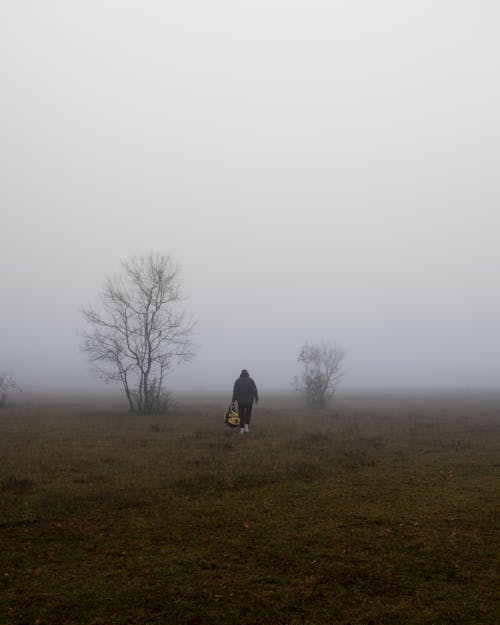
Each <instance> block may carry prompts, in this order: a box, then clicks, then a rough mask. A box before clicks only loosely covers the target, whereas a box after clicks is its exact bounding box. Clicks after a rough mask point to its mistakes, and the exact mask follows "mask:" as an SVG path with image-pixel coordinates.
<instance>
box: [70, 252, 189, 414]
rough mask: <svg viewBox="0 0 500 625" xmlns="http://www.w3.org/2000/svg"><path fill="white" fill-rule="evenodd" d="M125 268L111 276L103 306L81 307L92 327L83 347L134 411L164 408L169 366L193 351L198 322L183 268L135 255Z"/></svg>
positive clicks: (151, 256)
mask: <svg viewBox="0 0 500 625" xmlns="http://www.w3.org/2000/svg"><path fill="white" fill-rule="evenodd" d="M122 269H123V271H122V274H121V275H119V276H117V277H115V278H112V279H111V278H108V279H107V280H106V282H105V284H104V287H103V289H102V291H101V294H100V302H101V310H99V311H97V310H95V309H94V308H92V307H89V308H84V309H83V310H82V313H83V316H84V318H85V320H86V322H87V328H88V329H87V331H85V332H84V333H83V342H82V345H81V348H82V350H83V351H84V352H86V353H87V355H88V357H89V359H90V361H91V363H92V365H93V367H94V369H95V371H96V372H97V374H98V375H99V377H101V378H102V379H103V380H104V381H105V382H107V383H118V384H122V386H123V389H124V391H125V395H126V396H127V399H128V402H129V405H130V410H132V411H137V412H148V413H150V412H161V411H164V410H165V409H166V401H167V396H168V394H167V392H166V390H165V382H166V374H167V371H168V369H169V368H170V367H171V366H172V365H173V364H174V363H177V364H178V363H180V362H183V361H187V360H190V359H191V358H192V357H193V355H194V352H193V348H192V341H191V335H192V331H193V328H194V322H193V320H192V319H188V318H187V316H186V311H185V310H184V308H183V307H182V302H183V298H182V296H181V283H180V280H179V268H178V267H177V266H176V265H175V264H173V263H172V261H171V260H170V258H169V257H168V256H164V255H161V254H149V256H142V257H140V258H133V259H132V260H130V261H125V262H123V263H122Z"/></svg>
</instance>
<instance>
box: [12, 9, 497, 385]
mask: <svg viewBox="0 0 500 625" xmlns="http://www.w3.org/2000/svg"><path fill="white" fill-rule="evenodd" d="M499 26H500V5H499V4H498V3H497V2H496V1H493V0H491V1H488V0H483V1H482V2H472V1H461V0H432V1H431V0H420V1H419V2H413V1H401V0H379V1H377V2H373V1H372V0H359V1H355V2H347V1H336V0H332V1H328V2H327V1H326V0H325V1H319V0H309V1H308V2H305V1H304V2H297V1H293V0H287V1H285V0H279V1H276V0H266V1H265V2H264V1H258V0H254V1H250V0H242V1H238V0H227V1H226V0H224V1H223V0H213V1H212V2H205V1H201V0H195V1H189V0H182V1H172V2H169V1H163V2H160V1H149V2H131V1H126V0H125V1H124V0H120V1H118V0H86V1H85V2H67V0H64V1H63V0H60V1H56V0H48V1H47V2H38V1H36V0H32V1H27V2H16V1H14V0H3V2H2V3H1V5H0V50H1V54H0V59H1V60H0V63H1V74H2V80H1V82H0V90H1V98H0V102H1V104H0V106H1V110H2V115H1V117H0V131H1V141H0V155H1V172H2V184H1V186H0V210H1V222H0V223H1V245H0V272H1V292H0V297H1V324H0V369H6V370H7V371H9V372H10V373H12V374H13V375H14V376H15V378H16V379H17V380H18V382H19V384H20V385H21V386H22V387H24V388H26V389H36V390H40V389H51V390H56V389H79V388H80V389H87V388H89V389H90V388H92V387H96V388H100V382H98V381H96V380H95V379H94V378H93V376H92V374H91V373H90V371H89V367H88V365H87V363H86V361H85V358H84V355H83V354H81V353H80V351H79V347H78V346H79V335H78V333H79V331H80V330H81V329H82V327H83V319H82V316H81V314H80V308H81V307H82V306H84V305H88V304H89V303H94V302H96V301H97V295H98V293H99V290H100V288H101V286H102V284H103V281H104V279H105V277H106V276H110V275H113V274H115V273H116V272H118V271H119V265H120V260H122V259H126V258H128V257H130V256H132V255H140V254H144V253H146V254H147V253H148V252H149V251H155V252H160V253H166V254H170V255H171V256H172V258H173V259H174V260H175V261H177V262H178V263H179V264H180V265H181V266H182V278H183V283H184V291H185V294H186V295H187V296H188V299H187V302H186V305H187V307H188V309H189V310H190V312H192V313H193V315H194V316H196V317H197V319H198V325H197V333H196V336H195V340H196V342H197V343H198V345H199V347H198V349H197V356H196V358H195V359H194V360H193V361H192V362H190V363H187V364H184V365H182V366H181V367H179V368H178V369H177V370H175V372H173V373H172V376H171V379H170V385H171V386H172V387H173V388H177V389H182V390H193V389H196V390H206V391H208V390H211V389H214V390H215V389H223V388H231V387H232V383H233V381H234V379H235V377H237V375H238V374H239V371H240V370H241V368H243V367H245V368H247V369H248V370H249V371H250V374H251V375H252V376H253V377H254V378H255V380H256V382H257V384H258V385H259V386H260V387H262V388H266V387H267V388H284V389H286V388H289V387H290V382H291V380H292V378H293V376H294V375H295V374H296V373H297V372H298V368H297V363H296V356H297V353H298V351H299V349H300V346H301V344H302V343H303V342H304V341H307V340H308V341H316V340H320V339H324V340H327V341H332V342H333V341H335V342H337V343H338V344H339V345H340V346H341V347H343V348H345V349H347V350H348V352H349V353H348V356H347V358H346V360H345V369H346V376H345V378H344V382H343V385H344V387H346V388H348V387H349V388H356V387H402V386H404V387H408V386H411V387H419V386H424V387H439V386H447V387H477V386H498V385H499V383H500V288H499V280H498V278H499V267H500V244H499V240H500V236H499V233H500V176H499V166H500V116H499V111H500V79H499V77H500V38H499V37H498V32H499Z"/></svg>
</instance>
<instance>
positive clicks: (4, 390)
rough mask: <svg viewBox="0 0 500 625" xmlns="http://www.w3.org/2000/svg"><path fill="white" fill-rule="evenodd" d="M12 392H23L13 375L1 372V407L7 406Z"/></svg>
mask: <svg viewBox="0 0 500 625" xmlns="http://www.w3.org/2000/svg"><path fill="white" fill-rule="evenodd" d="M10 391H19V392H21V388H20V387H19V385H18V384H17V382H16V381H15V380H14V378H13V377H12V376H11V375H9V374H7V373H6V372H5V371H2V372H0V406H5V404H6V403H7V396H8V394H9V392H10Z"/></svg>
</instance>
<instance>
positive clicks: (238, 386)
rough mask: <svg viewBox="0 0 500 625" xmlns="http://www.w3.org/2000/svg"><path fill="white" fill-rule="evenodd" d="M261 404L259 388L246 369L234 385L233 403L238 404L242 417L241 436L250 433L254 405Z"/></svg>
mask: <svg viewBox="0 0 500 625" xmlns="http://www.w3.org/2000/svg"><path fill="white" fill-rule="evenodd" d="M254 399H255V403H256V404H257V403H258V402H259V394H258V392H257V386H256V385H255V382H254V381H253V380H252V378H251V377H250V374H249V373H248V371H247V370H246V369H243V370H242V372H241V373H240V377H239V378H238V379H237V380H236V382H235V383H234V388H233V399H232V401H233V402H235V401H236V402H238V414H239V415H240V434H244V433H245V432H249V431H250V418H251V416H252V405H253V401H254Z"/></svg>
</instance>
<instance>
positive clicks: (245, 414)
mask: <svg viewBox="0 0 500 625" xmlns="http://www.w3.org/2000/svg"><path fill="white" fill-rule="evenodd" d="M238 414H239V415H240V427H241V428H242V427H244V426H245V424H246V425H250V417H251V416H252V402H246V403H240V402H238Z"/></svg>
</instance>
